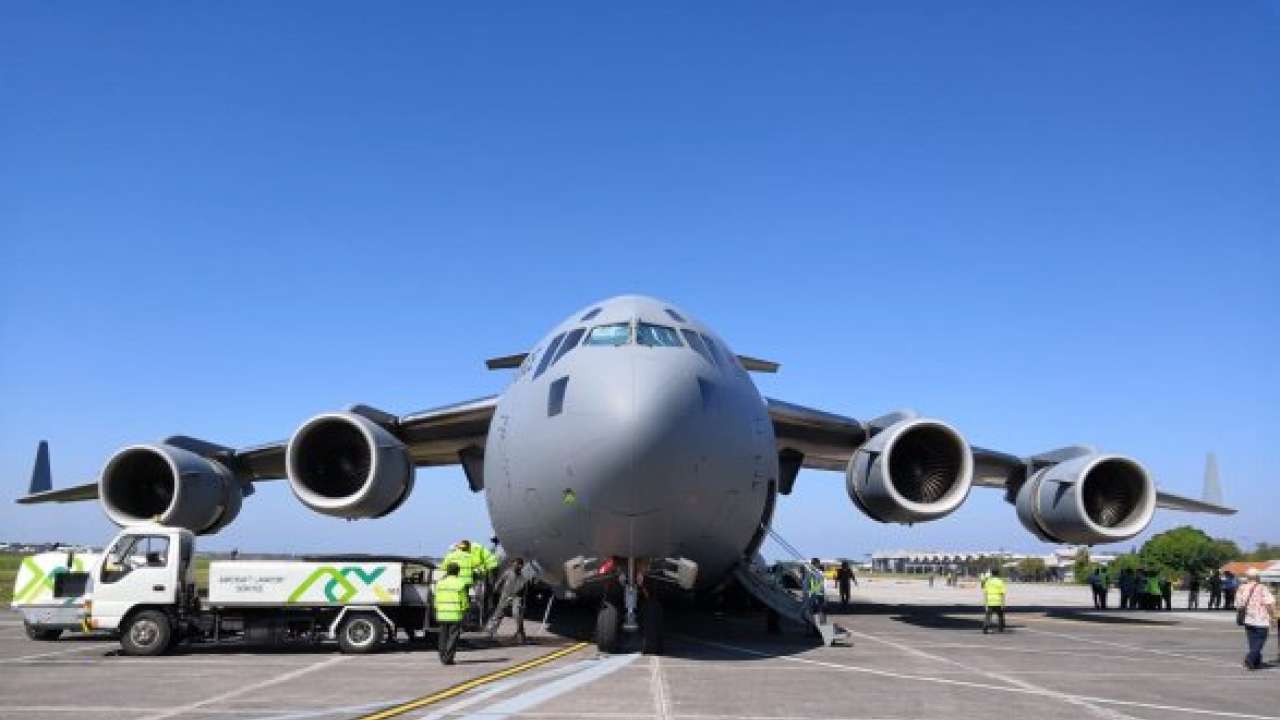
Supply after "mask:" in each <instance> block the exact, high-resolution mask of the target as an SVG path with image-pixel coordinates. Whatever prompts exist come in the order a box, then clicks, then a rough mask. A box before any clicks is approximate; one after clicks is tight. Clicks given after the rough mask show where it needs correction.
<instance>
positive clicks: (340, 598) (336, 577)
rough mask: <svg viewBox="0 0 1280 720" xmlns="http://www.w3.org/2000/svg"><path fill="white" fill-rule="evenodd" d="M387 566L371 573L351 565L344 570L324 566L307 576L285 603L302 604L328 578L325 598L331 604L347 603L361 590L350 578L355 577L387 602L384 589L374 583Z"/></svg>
mask: <svg viewBox="0 0 1280 720" xmlns="http://www.w3.org/2000/svg"><path fill="white" fill-rule="evenodd" d="M386 569H387V568H386V566H385V565H384V566H380V567H378V568H377V569H375V570H373V571H371V572H365V571H364V570H363V569H361V568H359V567H356V566H354V565H350V566H347V567H344V568H336V567H334V566H332V565H323V566H321V567H318V568H316V569H315V572H313V573H311V574H310V575H308V576H307V579H306V580H303V581H302V584H301V585H298V587H297V588H296V589H295V590H294V591H293V592H292V593H290V594H289V599H288V600H286V601H285V602H290V603H296V602H301V599H302V596H303V595H305V594H306V593H307V591H308V590H310V589H311V586H312V585H315V584H316V583H317V582H319V581H320V580H321V579H324V578H328V582H327V583H325V586H324V596H325V599H327V600H328V601H329V602H332V603H338V604H339V605H341V604H343V603H345V602H347V601H348V600H350V599H351V598H353V597H355V596H356V594H357V593H359V592H360V590H359V589H358V588H357V587H356V586H355V585H354V584H353V583H352V582H351V580H349V579H348V578H350V577H352V576H355V577H356V578H358V579H359V580H360V582H362V583H364V585H365V586H367V587H371V588H373V593H374V595H376V596H377V597H378V599H379V600H381V601H384V602H385V601H387V599H388V598H386V597H384V596H385V595H386V593H385V592H383V590H382V588H380V587H377V586H375V585H374V584H373V583H374V581H375V580H377V579H378V578H379V577H381V576H382V573H383V572H385V571H386Z"/></svg>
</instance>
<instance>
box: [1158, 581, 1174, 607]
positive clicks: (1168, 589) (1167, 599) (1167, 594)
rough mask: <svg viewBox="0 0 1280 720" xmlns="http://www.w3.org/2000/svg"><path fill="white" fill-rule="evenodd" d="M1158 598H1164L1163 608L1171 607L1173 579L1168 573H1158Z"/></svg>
mask: <svg viewBox="0 0 1280 720" xmlns="http://www.w3.org/2000/svg"><path fill="white" fill-rule="evenodd" d="M1160 598H1161V599H1162V600H1164V609H1165V610H1172V609H1173V580H1172V579H1171V578H1170V577H1169V573H1167V572H1166V573H1161V574H1160Z"/></svg>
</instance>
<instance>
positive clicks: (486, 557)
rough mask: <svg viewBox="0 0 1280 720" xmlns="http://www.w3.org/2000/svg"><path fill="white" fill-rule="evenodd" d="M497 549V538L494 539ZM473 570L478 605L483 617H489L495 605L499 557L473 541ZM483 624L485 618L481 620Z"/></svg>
mask: <svg viewBox="0 0 1280 720" xmlns="http://www.w3.org/2000/svg"><path fill="white" fill-rule="evenodd" d="M493 540H494V547H497V541H498V539H497V538H494V539H493ZM470 545H471V570H472V572H474V573H475V587H476V604H477V605H479V606H480V612H481V615H483V616H487V615H488V613H489V612H491V606H492V605H493V598H494V597H495V595H494V592H493V581H494V573H496V572H497V570H498V556H497V555H496V554H495V553H494V552H493V551H492V550H490V549H489V548H487V547H485V546H484V543H478V542H475V541H474V540H473V541H471V543H470ZM481 621H482V622H483V618H482V620H481Z"/></svg>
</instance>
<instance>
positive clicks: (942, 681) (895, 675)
mask: <svg viewBox="0 0 1280 720" xmlns="http://www.w3.org/2000/svg"><path fill="white" fill-rule="evenodd" d="M687 639H688V640H690V641H691V642H695V643H699V644H702V645H707V646H709V647H715V648H720V649H722V650H729V651H732V652H738V653H742V654H744V655H753V656H755V657H765V658H776V659H780V660H786V661H787V662H795V663H804V664H806V665H816V666H818V667H829V668H835V669H842V670H844V671H846V672H853V673H862V674H866V675H875V676H878V677H885V678H892V679H894V680H908V681H911V682H927V683H934V684H937V685H950V686H953V687H964V688H972V689H975V690H991V691H995V692H1003V693H1011V694H1014V695H1037V696H1041V697H1044V696H1045V695H1046V693H1044V692H1041V691H1037V690H1031V689H1028V688H1020V687H1009V686H1008V685H992V684H990V683H980V682H972V681H969V680H952V679H950V678H940V677H932V676H928V675H913V674H911V673H899V672H892V671H889V670H880V669H878V668H870V667H864V666H861V665H844V664H841V663H833V662H826V661H823V660H813V659H810V658H800V657H788V656H785V655H772V654H770V653H766V652H761V651H759V650H752V649H751V648H744V647H739V646H737V645H729V644H726V643H720V642H714V641H711V640H701V639H698V638H692V637H690V638H687ZM1062 694H1067V693H1062ZM1071 697H1075V698H1079V699H1081V700H1085V701H1087V702H1092V703H1098V704H1101V705H1116V706H1120V707H1135V708H1147V709H1150V710H1168V711H1172V712H1183V713H1190V714H1193V715H1211V716H1213V717H1227V718H1243V719H1244V720H1280V716H1275V715H1255V714H1252V713H1237V712H1228V711H1224V710H1206V709H1203V708H1188V707H1179V706H1176V705H1160V704H1157V703H1144V702H1137V701H1133V700H1116V699H1112V698H1101V697H1092V696H1089V695H1071Z"/></svg>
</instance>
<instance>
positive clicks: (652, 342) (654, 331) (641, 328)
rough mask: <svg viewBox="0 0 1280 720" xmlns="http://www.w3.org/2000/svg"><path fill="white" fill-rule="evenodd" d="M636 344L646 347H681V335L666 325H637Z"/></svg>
mask: <svg viewBox="0 0 1280 720" xmlns="http://www.w3.org/2000/svg"><path fill="white" fill-rule="evenodd" d="M636 343H637V344H640V345H644V346H645V347H680V334H679V333H677V332H676V331H675V328H669V327H667V326H666V325H650V324H649V323H639V324H638V325H636Z"/></svg>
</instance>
